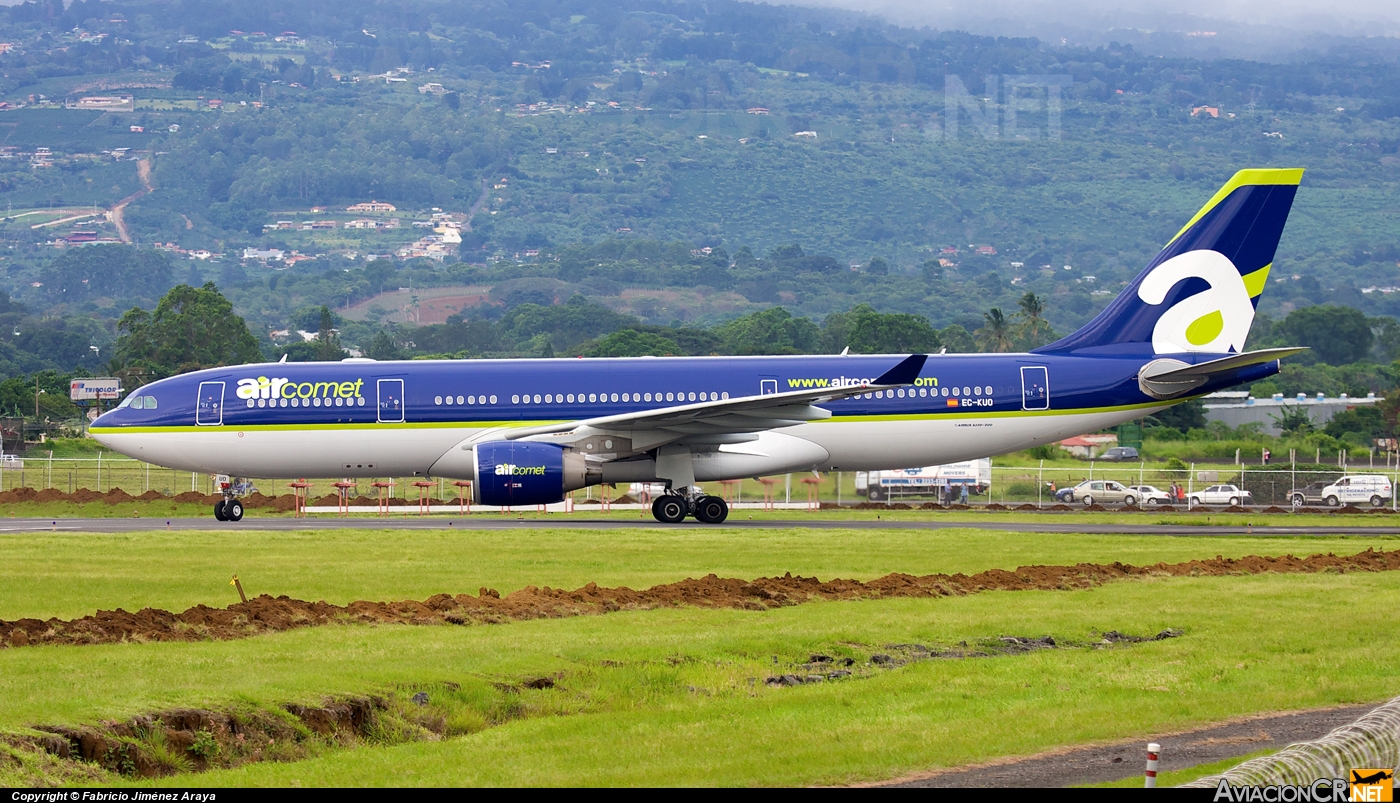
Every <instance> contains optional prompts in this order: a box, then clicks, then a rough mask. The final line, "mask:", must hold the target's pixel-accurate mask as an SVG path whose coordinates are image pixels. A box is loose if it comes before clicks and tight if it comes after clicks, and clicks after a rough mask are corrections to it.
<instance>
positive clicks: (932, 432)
mask: <svg viewBox="0 0 1400 803" xmlns="http://www.w3.org/2000/svg"><path fill="white" fill-rule="evenodd" d="M1167 406H1169V405H1163V406H1162V407H1161V408H1155V409H1133V410H1115V411H1109V412H1092V413H1054V414H1036V415H1023V416H1006V417H990V416H989V417H985V418H976V417H967V418H953V417H951V416H949V417H939V418H924V419H914V420H908V419H905V420H896V421H841V420H839V419H837V420H829V421H823V422H819V423H815V424H803V425H801V426H798V427H791V428H787V429H783V430H781V432H783V433H785V434H788V435H792V436H794V437H798V438H804V439H806V440H809V441H811V442H813V443H815V444H817V445H819V446H821V447H822V448H824V449H826V451H827V453H828V454H830V455H831V458H830V460H828V461H827V463H826V464H825V465H823V466H821V469H822V470H830V471H837V470H840V471H878V470H883V469H896V468H913V467H917V466H936V465H942V464H944V463H956V462H958V461H961V460H972V459H974V458H978V457H989V456H993V455H998V454H1005V453H1007V452H1014V451H1018V450H1021V449H1028V448H1030V447H1032V446H1038V445H1040V444H1044V443H1054V442H1055V441H1060V440H1064V439H1065V438H1072V437H1074V436H1075V435H1083V434H1084V433H1086V432H1094V431H1096V430H1100V429H1103V428H1104V427H1111V426H1115V425H1117V424H1121V423H1123V422H1124V421H1132V420H1133V419H1136V418H1141V417H1143V416H1145V415H1151V414H1152V413H1155V412H1157V410H1158V409H1165V408H1166V407H1167Z"/></svg>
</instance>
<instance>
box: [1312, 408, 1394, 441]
mask: <svg viewBox="0 0 1400 803" xmlns="http://www.w3.org/2000/svg"><path fill="white" fill-rule="evenodd" d="M1322 431H1323V432H1325V433H1327V434H1328V435H1331V436H1332V437H1334V438H1338V439H1342V438H1344V437H1345V436H1347V435H1351V436H1352V437H1350V438H1346V439H1347V440H1350V441H1353V442H1356V443H1357V444H1359V445H1361V446H1370V444H1371V442H1372V441H1373V440H1375V439H1376V438H1380V437H1383V436H1385V434H1386V423H1385V415H1384V414H1383V413H1382V412H1381V411H1380V410H1378V409H1376V406H1375V405H1373V404H1368V405H1363V406H1358V407H1353V408H1352V409H1350V410H1342V411H1341V412H1339V413H1337V414H1336V415H1334V416H1332V420H1331V421H1328V422H1327V426H1325V427H1323V428H1322Z"/></svg>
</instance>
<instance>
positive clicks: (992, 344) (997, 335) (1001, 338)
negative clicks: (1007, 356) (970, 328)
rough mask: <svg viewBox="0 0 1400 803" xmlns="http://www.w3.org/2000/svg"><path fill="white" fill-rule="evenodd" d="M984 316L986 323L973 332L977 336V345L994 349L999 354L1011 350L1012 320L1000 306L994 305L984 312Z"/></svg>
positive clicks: (984, 349) (987, 349)
mask: <svg viewBox="0 0 1400 803" xmlns="http://www.w3.org/2000/svg"><path fill="white" fill-rule="evenodd" d="M982 317H983V319H984V320H985V321H986V323H984V324H983V325H982V328H980V329H978V330H977V331H976V332H973V333H972V334H973V336H974V337H976V338H977V346H978V347H979V348H981V349H982V350H983V351H994V352H997V353H998V354H1004V353H1006V352H1008V351H1010V350H1011V349H1012V348H1013V346H1012V343H1011V337H1012V332H1011V320H1010V319H1009V318H1007V317H1006V316H1005V315H1003V314H1002V311H1001V308H1000V307H992V308H991V309H990V310H988V311H987V312H985V313H983V314H982Z"/></svg>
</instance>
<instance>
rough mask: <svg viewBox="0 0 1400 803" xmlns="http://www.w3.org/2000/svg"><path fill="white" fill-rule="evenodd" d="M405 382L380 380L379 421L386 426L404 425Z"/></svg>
mask: <svg viewBox="0 0 1400 803" xmlns="http://www.w3.org/2000/svg"><path fill="white" fill-rule="evenodd" d="M403 408H404V399H403V380H402V379H381V380H379V421H380V422H381V423H386V424H401V423H403Z"/></svg>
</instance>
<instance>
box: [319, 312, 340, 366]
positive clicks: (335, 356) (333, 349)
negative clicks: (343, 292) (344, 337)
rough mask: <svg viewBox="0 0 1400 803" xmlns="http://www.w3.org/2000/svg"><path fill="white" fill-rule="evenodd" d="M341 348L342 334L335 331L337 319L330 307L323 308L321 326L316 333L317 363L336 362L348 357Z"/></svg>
mask: <svg viewBox="0 0 1400 803" xmlns="http://www.w3.org/2000/svg"><path fill="white" fill-rule="evenodd" d="M346 356H347V355H346V351H345V349H343V348H341V346H340V332H338V331H336V329H335V319H334V318H333V317H331V310H330V308H329V307H321V324H320V327H319V328H318V329H317V331H316V361H317V362H335V361H337V360H343V359H345V357H346Z"/></svg>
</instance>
